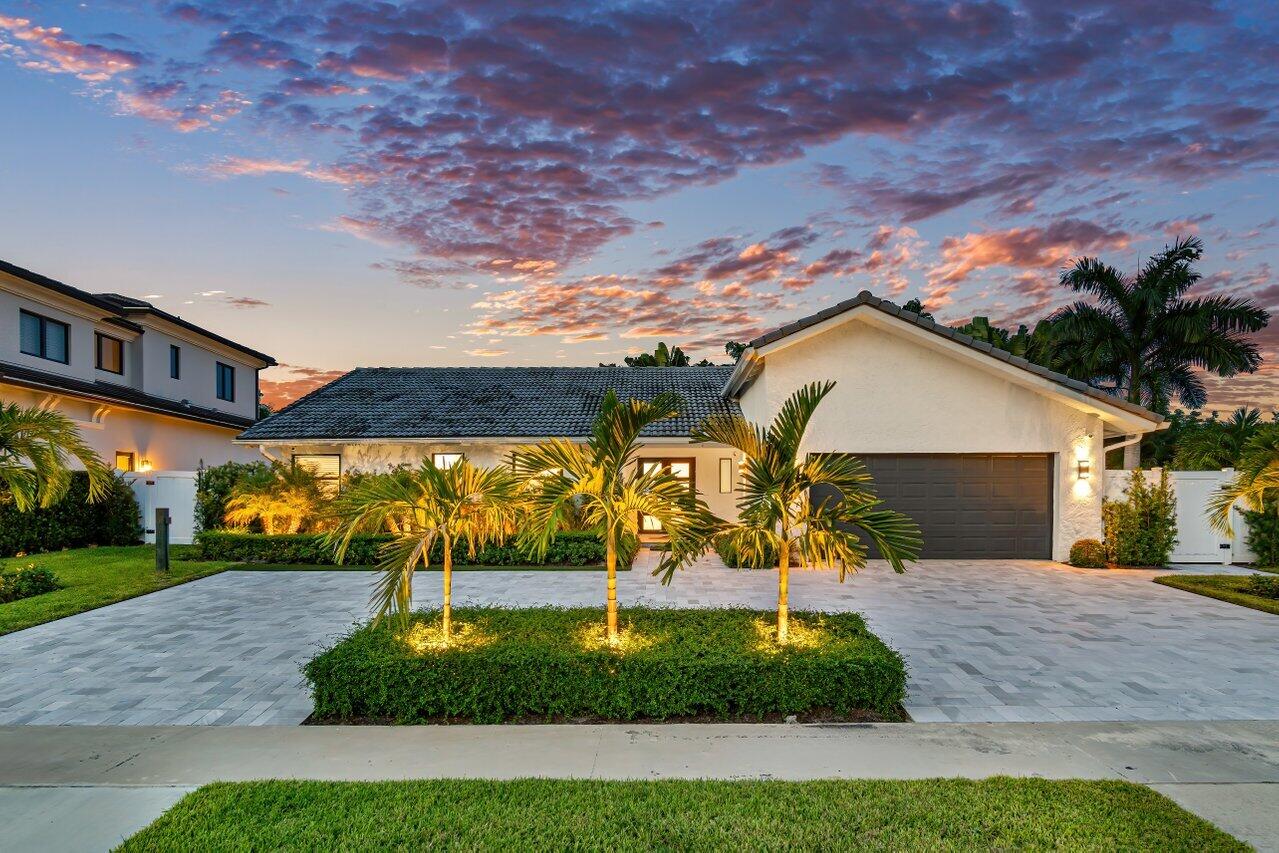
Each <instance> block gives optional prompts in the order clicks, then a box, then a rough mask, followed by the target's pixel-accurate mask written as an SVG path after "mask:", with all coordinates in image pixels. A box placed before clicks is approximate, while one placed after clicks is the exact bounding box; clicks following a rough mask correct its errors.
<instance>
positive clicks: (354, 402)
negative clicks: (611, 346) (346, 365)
mask: <svg viewBox="0 0 1279 853" xmlns="http://www.w3.org/2000/svg"><path fill="white" fill-rule="evenodd" d="M732 370H733V369H732V367H361V368H357V369H356V370H353V371H351V372H350V373H347V374H346V375H344V376H342V377H340V378H338V379H335V380H334V381H333V382H330V383H329V384H328V385H325V386H324V387H323V388H320V389H318V390H316V391H312V392H311V393H310V394H308V395H306V396H305V397H303V398H302V399H300V400H298V401H296V402H294V403H292V404H290V405H289V406H287V407H285V408H284V409H281V410H280V411H279V412H277V413H276V414H274V415H271V416H270V417H268V418H266V419H265V420H261V421H259V422H258V423H256V424H254V425H253V426H252V427H250V428H249V429H248V430H246V431H245V432H244V433H242V434H241V435H240V436H239V438H240V439H241V440H245V441H263V440H275V441H278V440H295V439H296V440H299V441H300V440H307V439H343V438H346V439H359V438H365V439H367V438H388V439H393V438H503V437H510V438H540V437H551V436H564V437H581V436H585V435H587V434H588V433H589V431H590V426H591V422H592V420H593V419H594V417H595V415H596V413H597V412H598V411H599V406H600V402H601V400H603V398H604V394H605V392H606V391H608V390H609V389H610V388H611V389H613V390H614V391H616V392H617V396H618V397H620V398H622V399H624V400H625V399H629V398H637V399H651V398H652V397H654V396H656V395H657V394H658V393H659V392H661V391H674V392H675V393H677V394H679V395H680V396H681V397H683V398H684V405H685V411H684V413H683V414H682V415H680V416H679V417H676V418H671V419H669V420H665V421H659V422H658V423H656V424H652V425H651V426H649V427H648V428H647V429H646V430H645V431H644V435H645V436H647V437H661V436H670V437H684V436H687V435H688V434H689V431H690V430H691V429H692V427H693V426H694V425H695V424H696V423H698V422H699V421H700V420H701V419H703V418H704V417H706V416H707V415H709V414H711V413H713V412H732V413H740V409H739V408H738V405H737V403H736V402H734V401H730V400H727V399H725V398H724V397H723V396H722V395H721V389H722V388H723V387H724V384H725V383H726V382H727V381H728V377H729V375H730V374H731V373H732Z"/></svg>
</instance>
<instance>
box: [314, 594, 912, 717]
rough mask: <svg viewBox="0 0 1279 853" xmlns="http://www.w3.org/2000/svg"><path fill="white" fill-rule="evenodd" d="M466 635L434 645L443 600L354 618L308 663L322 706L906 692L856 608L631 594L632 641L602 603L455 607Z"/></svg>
mask: <svg viewBox="0 0 1279 853" xmlns="http://www.w3.org/2000/svg"><path fill="white" fill-rule="evenodd" d="M453 618H454V622H455V625H456V626H458V628H455V630H458V629H459V628H460V630H459V633H458V636H457V638H456V639H455V640H454V645H453V646H451V647H449V648H447V649H442V650H441V649H438V648H435V647H432V645H431V640H432V637H433V634H434V632H436V631H438V627H437V626H438V611H433V612H421V613H417V614H414V617H413V622H412V628H411V629H410V630H409V631H408V632H407V633H400V632H399V631H397V630H396V629H395V628H393V627H391V626H390V625H389V624H388V623H386V622H384V623H382V625H381V626H379V627H376V628H374V627H372V626H371V625H366V626H363V627H360V628H357V629H355V630H354V631H353V632H352V633H350V634H348V635H347V636H346V637H344V638H343V639H341V640H340V641H339V642H338V643H337V644H336V645H335V646H333V647H332V648H330V649H328V650H327V651H324V652H322V653H321V654H320V655H318V656H317V657H315V658H314V659H312V660H311V661H310V662H309V663H307V664H306V665H305V666H304V667H303V674H304V675H305V676H306V679H307V681H308V682H309V684H310V686H311V692H312V695H313V697H314V701H315V714H316V715H317V716H318V717H320V718H324V719H334V720H342V719H353V718H367V719H389V720H395V721H396V722H400V723H412V722H423V721H428V720H436V719H454V718H458V719H464V720H470V721H473V722H477V723H492V722H500V721H503V720H510V719H519V718H524V717H539V718H555V717H568V718H580V717H590V718H600V719H606V720H631V719H635V718H639V717H650V718H657V719H665V718H668V717H686V716H702V715H713V716H716V717H721V718H730V717H738V716H749V717H755V718H758V717H761V716H763V715H767V714H808V713H813V712H820V711H831V712H834V713H836V714H840V715H846V714H849V713H851V712H854V711H864V710H869V711H874V712H876V713H879V714H882V715H885V716H892V715H894V714H895V713H896V708H897V706H898V704H899V703H900V702H901V701H902V700H903V698H904V697H905V695H906V668H905V664H903V662H902V659H901V657H900V656H899V655H898V654H897V653H896V652H894V651H893V650H892V649H890V648H888V646H886V645H884V643H883V642H882V641H880V639H879V638H878V637H876V636H875V635H874V634H872V633H871V632H870V631H868V630H867V629H866V625H865V623H864V622H863V621H862V618H861V617H860V616H858V615H857V614H856V613H841V614H817V613H811V614H805V613H793V614H791V632H792V633H791V636H792V637H793V638H794V640H793V642H792V643H791V644H789V645H787V646H784V647H780V648H779V647H778V646H777V645H776V641H775V640H774V639H773V633H772V632H773V630H774V625H775V622H776V618H777V617H776V614H775V613H772V612H764V611H752V610H662V609H644V608H628V609H626V610H624V611H623V613H622V622H623V626H622V632H623V633H622V647H621V648H620V649H619V650H613V649H610V648H608V647H607V646H606V645H605V644H604V628H603V621H604V615H603V613H602V612H600V611H597V610H593V609H555V608H530V609H524V610H507V609H501V608H457V609H455V610H454V611H453Z"/></svg>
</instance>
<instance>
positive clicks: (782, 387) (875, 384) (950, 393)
mask: <svg viewBox="0 0 1279 853" xmlns="http://www.w3.org/2000/svg"><path fill="white" fill-rule="evenodd" d="M817 380H834V381H835V382H836V383H837V384H836V387H835V389H834V391H833V392H832V393H831V394H830V396H828V397H827V398H826V400H825V401H824V402H823V403H822V405H821V407H820V408H819V409H818V411H817V413H816V415H815V417H814V419H813V422H812V423H811V424H810V426H809V429H808V433H807V436H806V439H805V444H806V446H805V448H804V450H806V451H807V452H809V453H851V454H855V455H857V456H858V457H860V458H862V459H864V460H865V461H866V464H867V466H868V467H869V469H870V471H871V473H872V474H873V475H874V478H875V483H876V488H877V490H878V491H879V492H880V494H881V495H882V496H883V497H884V499H885V501H886V503H887V504H888V505H889V506H892V507H894V508H896V509H899V510H901V511H903V512H906V513H907V514H909V515H910V516H911V517H913V518H914V519H915V520H916V521H917V522H919V524H920V527H921V528H922V530H923V533H924V540H925V545H924V553H923V556H924V557H927V558H974V559H977V558H1030V559H1056V560H1063V559H1065V558H1066V556H1067V554H1068V552H1069V550H1070V546H1071V544H1072V543H1073V542H1074V541H1075V540H1077V539H1080V538H1084V537H1099V536H1100V534H1101V501H1102V495H1103V492H1104V488H1103V487H1104V482H1103V478H1104V476H1105V472H1104V470H1102V469H1103V468H1104V465H1103V459H1104V455H1105V452H1106V450H1107V449H1109V448H1111V447H1116V446H1120V445H1122V444H1123V443H1125V442H1127V441H1133V440H1136V439H1138V438H1139V437H1140V436H1141V435H1143V434H1145V433H1147V432H1150V431H1153V430H1157V429H1159V428H1161V426H1162V420H1163V419H1162V418H1161V417H1160V416H1159V415H1157V414H1155V413H1153V412H1150V411H1147V410H1146V409H1143V408H1141V407H1140V406H1135V405H1132V404H1130V403H1127V402H1125V401H1123V400H1120V399H1117V398H1115V397H1113V396H1111V395H1109V394H1107V393H1105V392H1104V391H1101V390H1098V389H1096V388H1093V387H1091V386H1089V385H1086V384H1084V383H1082V382H1078V381H1075V380H1072V379H1069V378H1067V377H1065V376H1062V375H1060V374H1057V373H1053V372H1052V371H1049V370H1046V369H1044V368H1042V367H1038V366H1036V365H1032V364H1030V363H1029V362H1027V361H1025V360H1024V359H1020V358H1015V357H1012V356H1010V355H1009V354H1008V353H1005V352H1002V351H1000V350H995V349H992V348H991V347H990V345H989V344H985V343H981V342H977V341H974V340H973V339H972V338H970V337H968V336H966V335H961V334H959V333H957V332H955V331H954V330H953V329H950V328H947V327H946V326H942V325H939V324H937V323H934V322H932V321H931V320H928V319H926V318H923V317H920V316H918V315H916V314H912V313H910V312H906V311H903V310H902V309H901V308H899V307H897V306H896V305H893V304H892V303H890V302H886V301H884V300H881V299H878V298H876V297H874V296H872V295H871V294H869V293H865V292H863V293H861V294H859V295H858V296H856V297H854V298H853V299H849V300H847V301H845V302H841V303H840V304H838V305H834V306H832V307H830V308H827V309H825V310H823V311H821V312H818V313H817V314H814V315H812V316H810V317H805V318H803V319H802V320H799V321H797V322H794V323H791V324H789V325H786V326H783V327H781V328H779V329H776V330H774V331H772V332H769V333H767V334H765V335H762V336H761V337H759V338H756V339H755V340H754V341H751V343H750V345H749V347H748V348H747V349H746V351H745V352H744V353H743V354H742V356H741V357H740V358H739V359H738V361H737V363H736V364H735V365H733V366H731V367H704V368H696V367H680V368H550V367H548V368H513V367H512V368H372V369H368V368H365V369H359V370H355V371H352V372H351V373H348V374H346V375H345V376H343V377H341V378H339V379H337V380H336V381H334V382H332V383H331V384H329V385H327V386H325V387H323V388H321V389H319V390H317V391H315V392H313V393H311V394H309V395H307V396H306V397H304V398H302V399H301V400H298V401H297V402H295V403H293V404H292V405H290V406H289V407H287V408H285V409H284V410H282V411H280V412H279V413H277V414H275V415H273V416H271V417H269V418H267V419H266V420H263V421H261V422H259V423H257V424H255V425H254V426H253V427H251V428H249V429H248V430H246V431H245V432H244V433H243V434H242V435H241V436H240V437H239V438H238V439H237V441H238V442H240V443H243V444H253V445H258V446H260V447H261V448H262V450H263V452H266V453H271V454H276V455H277V457H278V458H281V459H293V460H294V461H295V462H298V463H301V464H307V465H312V466H315V467H317V468H318V469H321V470H324V471H326V472H328V476H332V477H337V476H339V474H340V472H341V471H343V470H350V469H353V468H360V469H364V470H376V469H382V468H385V467H387V466H390V465H393V464H396V463H400V462H415V461H417V460H418V459H419V458H421V456H422V455H423V454H427V453H430V454H432V455H434V458H435V460H436V461H437V463H440V464H448V463H449V462H450V461H451V460H453V459H456V458H458V457H459V456H461V455H466V456H468V457H469V458H471V459H472V460H473V461H474V462H476V463H477V464H494V463H496V462H498V461H501V460H504V459H506V458H508V454H509V453H510V451H511V450H513V449H514V448H515V447H517V446H518V445H520V444H522V443H527V442H534V441H537V440H538V439H541V438H546V437H550V436H558V437H566V438H583V437H584V436H585V435H586V434H587V428H588V426H589V424H590V420H591V416H592V414H593V413H594V411H595V410H596V408H597V407H598V405H599V400H600V398H601V397H602V396H603V394H604V392H605V391H606V390H607V389H609V388H613V389H615V390H616V391H617V393H618V395H619V396H621V397H623V398H626V397H641V398H642V397H650V396H652V395H653V394H656V393H658V392H659V391H664V390H667V391H674V392H676V393H679V394H681V395H682V396H683V397H684V399H685V400H686V402H687V412H686V413H685V415H684V416H683V417H681V418H678V419H675V420H672V421H669V422H666V423H662V424H657V425H654V426H653V427H652V428H650V429H649V430H648V432H647V434H646V435H645V436H644V439H645V440H644V444H643V447H642V452H641V453H640V457H641V463H640V464H661V465H664V466H667V467H669V468H670V469H671V470H672V471H675V472H677V473H678V474H680V475H682V476H687V477H688V479H689V482H690V485H691V486H692V487H693V488H695V489H696V490H697V491H698V493H699V494H700V495H701V496H702V497H703V498H704V499H705V500H706V501H707V503H708V504H709V505H710V506H711V508H712V509H713V510H714V511H716V512H717V513H720V514H723V515H731V514H732V513H733V512H734V507H735V504H736V499H737V471H738V464H739V463H740V459H738V458H737V456H736V455H735V454H734V452H733V451H731V450H730V449H728V448H724V447H715V446H707V445H693V444H690V442H689V438H688V435H689V430H690V429H691V428H692V426H693V425H694V424H695V423H696V422H697V421H698V420H699V419H700V418H701V417H704V416H705V415H707V414H709V413H711V412H717V411H718V412H738V411H740V412H741V413H742V414H743V415H745V416H746V417H747V418H748V419H750V420H753V421H756V422H767V421H768V420H770V419H771V418H772V417H773V416H774V415H775V414H776V412H777V411H778V409H779V408H780V406H781V405H782V403H783V402H784V401H785V400H786V398H787V397H788V396H789V395H790V394H791V393H792V392H793V391H794V390H795V389H796V388H798V387H800V386H802V385H805V384H807V383H809V382H813V381H817ZM1107 441H1109V442H1110V443H1109V444H1107V443H1106V442H1107Z"/></svg>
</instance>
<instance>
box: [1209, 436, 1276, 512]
mask: <svg viewBox="0 0 1279 853" xmlns="http://www.w3.org/2000/svg"><path fill="white" fill-rule="evenodd" d="M1236 504H1238V505H1239V506H1240V507H1241V509H1244V510H1251V511H1253V512H1265V511H1276V510H1277V508H1279V424H1266V425H1264V426H1263V427H1261V428H1259V429H1258V430H1257V433H1256V434H1255V435H1254V436H1253V437H1252V438H1250V439H1248V442H1247V444H1245V445H1244V448H1243V452H1242V453H1241V454H1240V455H1239V461H1238V462H1236V463H1235V476H1234V478H1233V479H1232V480H1231V481H1230V482H1228V483H1226V484H1225V485H1224V486H1222V487H1221V488H1220V489H1218V490H1217V492H1216V494H1214V495H1213V496H1212V498H1211V500H1209V502H1208V519H1209V521H1210V522H1211V523H1212V526H1213V527H1214V528H1216V529H1217V530H1219V531H1221V532H1222V533H1226V534H1231V533H1232V532H1233V525H1232V524H1231V523H1230V512H1231V509H1232V508H1233V507H1234V506H1235V505H1236Z"/></svg>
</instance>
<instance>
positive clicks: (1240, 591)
mask: <svg viewBox="0 0 1279 853" xmlns="http://www.w3.org/2000/svg"><path fill="white" fill-rule="evenodd" d="M1154 580H1155V583H1158V584H1163V585H1164V586H1170V587H1173V588H1174V589H1180V590H1185V591H1186V592H1193V593H1196V594H1198V595H1205V596H1207V597H1208V598H1215V599H1217V600H1218V601H1228V602H1230V603H1231V604H1238V605H1240V606H1241V607H1249V608H1252V609H1253V610H1260V611H1262V612H1264V613H1275V614H1279V599H1275V598H1265V597H1263V596H1260V595H1253V594H1251V593H1250V592H1249V591H1248V587H1249V578H1248V575H1160V576H1159V577H1157V578H1155V579H1154Z"/></svg>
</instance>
